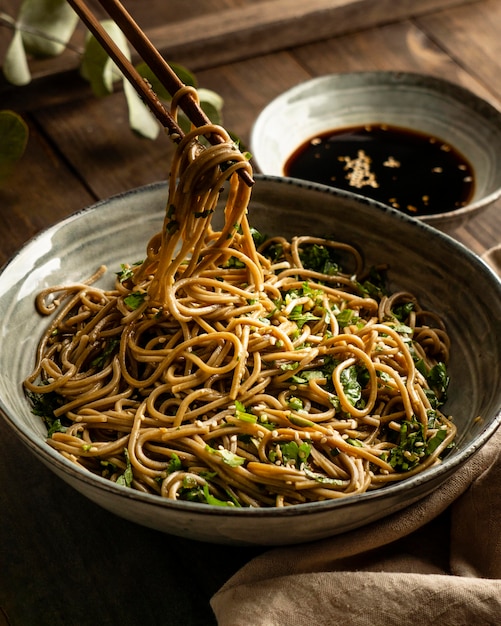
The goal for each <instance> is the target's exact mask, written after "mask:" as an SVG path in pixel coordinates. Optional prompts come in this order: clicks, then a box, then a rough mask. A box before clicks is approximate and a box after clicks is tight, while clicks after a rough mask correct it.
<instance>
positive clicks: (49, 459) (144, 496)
mask: <svg viewBox="0 0 501 626" xmlns="http://www.w3.org/2000/svg"><path fill="white" fill-rule="evenodd" d="M255 179H256V182H259V181H263V182H272V183H274V184H277V185H282V184H283V185H292V186H296V187H299V188H303V189H308V190H314V191H318V192H320V193H323V194H327V195H330V196H333V197H338V198H345V199H347V198H348V199H354V198H355V199H356V200H357V201H362V202H363V203H365V204H369V205H371V207H373V208H374V209H375V210H376V211H382V212H386V213H390V214H392V215H394V217H395V218H397V219H400V220H403V221H405V222H409V223H411V224H412V226H413V227H414V228H419V229H424V230H425V231H428V232H430V234H433V236H434V237H439V238H442V239H443V240H444V241H447V242H448V243H449V245H452V246H455V247H457V248H458V249H461V251H462V253H463V254H466V255H467V256H469V257H470V260H471V261H472V262H473V263H474V264H475V265H477V267H478V269H479V271H484V272H488V273H489V274H491V275H492V276H494V278H495V279H496V280H497V282H498V286H499V296H500V297H501V279H499V278H498V277H497V275H496V273H495V272H494V270H493V269H492V268H491V267H490V266H489V265H488V264H487V263H486V262H485V261H484V260H482V259H481V258H480V257H479V256H478V255H476V254H475V253H474V252H472V251H471V250H470V249H469V248H467V247H466V246H465V245H464V244H462V243H461V242H459V241H457V240H455V239H453V238H452V237H450V236H449V235H447V234H446V233H443V232H440V231H438V230H436V229H435V228H433V227H432V226H430V225H428V224H426V223H424V222H422V221H420V220H418V219H416V218H413V217H411V216H408V215H405V214H403V213H401V212H399V211H397V210H396V209H393V208H391V207H389V206H386V205H384V204H381V203H378V202H377V201H375V200H371V199H370V198H366V197H364V196H358V195H357V194H353V193H351V192H349V191H344V190H339V189H336V188H334V187H330V186H328V185H321V184H319V183H313V182H309V181H303V180H296V179H292V178H284V177H281V176H270V175H263V174H258V173H256V175H255ZM167 184H168V183H167V182H166V181H158V182H155V183H150V184H147V185H144V186H141V187H136V188H134V189H130V190H127V191H124V192H121V193H118V194H115V195H112V196H110V197H109V198H106V199H103V200H99V201H98V202H96V203H94V204H92V205H89V206H87V207H86V208H84V209H81V210H79V211H76V212H75V213H73V214H71V215H69V216H67V217H66V218H64V219H63V220H60V221H59V222H57V223H55V224H53V225H52V226H49V227H48V228H46V229H43V230H42V231H40V232H39V233H37V234H36V235H35V236H34V237H32V238H31V239H29V240H28V241H27V242H26V243H25V244H24V245H23V246H22V247H21V248H20V249H19V250H18V251H17V252H16V253H15V254H14V255H13V256H12V257H11V258H10V259H9V260H8V261H7V263H6V264H5V265H4V266H3V267H2V268H1V269H0V281H1V278H2V276H3V275H4V273H5V272H7V271H8V270H9V267H10V266H11V264H12V263H14V262H15V260H16V259H17V258H18V256H20V255H21V254H22V253H23V252H25V251H26V250H27V249H29V248H30V247H32V246H34V245H36V243H37V240H38V239H40V238H42V237H46V236H47V234H50V233H51V232H54V231H56V230H58V229H59V228H64V227H66V226H67V225H69V224H70V223H71V222H73V221H75V220H78V219H79V218H80V217H82V216H85V215H87V214H91V213H92V212H94V211H97V210H99V209H100V208H101V207H102V206H105V205H108V204H110V203H113V202H114V201H116V200H120V199H123V198H130V197H133V196H134V195H138V194H139V195H140V194H144V193H149V192H155V191H157V190H160V189H162V190H164V189H165V190H166V189H167ZM159 215H161V212H159ZM0 418H1V419H3V420H4V421H5V422H6V423H7V424H8V425H9V427H10V428H12V429H13V430H14V432H15V433H16V434H17V436H18V437H19V439H20V440H21V441H22V443H23V444H24V445H26V446H27V447H28V448H29V449H30V450H31V451H32V452H33V453H34V454H35V456H36V457H37V458H39V459H40V460H42V461H43V462H45V464H46V465H50V466H55V467H56V468H57V469H59V470H60V471H61V472H62V474H64V475H70V476H71V477H72V478H73V479H75V480H77V481H78V482H80V483H85V484H86V485H87V486H88V487H92V488H93V489H95V490H98V491H100V492H105V493H107V494H108V495H109V496H113V497H120V498H126V499H128V500H129V501H132V500H134V501H136V502H140V503H144V504H147V505H148V506H149V507H152V506H153V507H156V508H161V509H172V510H173V511H176V512H180V513H181V512H184V513H193V514H197V515H199V514H203V515H207V516H216V517H228V516H231V517H236V518H240V517H243V518H247V517H249V518H267V517H276V516H277V515H278V516H280V517H284V518H290V517H302V516H304V515H310V514H311V513H313V512H316V513H320V512H321V513H327V512H330V511H335V510H339V509H346V508H350V507H352V506H355V505H356V504H358V503H360V502H361V501H362V502H369V501H372V500H378V499H379V498H381V497H384V495H385V494H389V495H393V496H397V495H398V494H399V493H400V492H403V491H407V490H408V489H412V488H414V487H417V486H419V485H421V484H423V483H429V484H430V485H432V484H433V482H434V481H435V480H437V479H438V478H439V477H440V476H441V475H442V474H450V473H451V472H453V471H454V470H455V469H456V468H457V466H459V465H462V464H463V463H464V462H465V461H466V460H468V459H469V458H471V457H472V456H473V455H474V454H475V453H476V452H477V451H478V450H479V449H480V448H481V447H482V446H483V445H484V444H485V443H486V442H487V441H488V440H489V439H490V437H491V436H492V435H493V434H494V432H495V431H496V430H497V428H498V427H499V426H500V425H501V406H500V408H499V410H498V412H497V413H496V414H495V416H494V417H493V419H492V421H491V422H490V423H489V424H487V425H486V426H485V427H484V428H483V429H482V431H480V432H479V433H478V434H477V435H476V436H475V438H474V440H473V441H472V442H471V443H470V444H469V445H468V446H467V447H465V448H463V449H462V450H461V451H460V452H459V453H457V454H454V453H452V454H451V455H448V456H447V457H446V458H445V459H444V461H443V462H442V463H441V464H440V465H437V466H435V467H432V468H428V469H427V470H424V471H423V472H421V473H419V474H416V475H414V476H411V477H410V478H408V479H404V480H402V481H398V482H396V483H392V484H389V485H387V486H385V487H384V488H381V489H377V490H374V491H369V492H364V493H360V494H355V495H350V496H346V497H342V498H337V499H333V500H323V501H317V502H307V503H302V504H297V505H291V506H287V507H262V508H251V507H242V508H238V507H221V506H216V505H210V504H205V503H198V502H188V501H182V500H171V499H168V498H163V497H162V496H159V495H157V494H150V493H143V492H140V491H137V490H134V489H132V488H130V487H125V486H122V485H117V484H116V483H114V482H112V481H110V480H108V479H106V478H103V477H102V476H99V475H97V474H93V473H92V472H90V471H88V470H86V469H84V468H81V467H79V466H77V465H75V464H74V463H72V462H71V461H69V460H68V459H66V458H65V457H64V456H62V455H61V454H60V453H58V452H57V451H56V450H54V449H53V448H51V447H50V446H48V445H47V444H46V442H45V440H43V439H41V438H40V436H39V435H36V434H35V433H33V432H32V431H28V432H26V431H25V430H24V429H23V424H22V423H21V422H20V420H19V418H17V416H15V415H14V416H13V415H11V413H10V411H9V409H8V407H6V406H5V404H4V401H3V398H2V397H1V396H0ZM53 471H54V470H53ZM433 489H434V488H432V489H431V490H433ZM431 490H430V491H431ZM427 493H428V492H427ZM424 495H427V494H426V493H425V494H424ZM420 497H422V496H420ZM420 497H419V498H420Z"/></svg>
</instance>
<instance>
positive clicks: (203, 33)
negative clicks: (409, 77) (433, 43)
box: [148, 0, 475, 70]
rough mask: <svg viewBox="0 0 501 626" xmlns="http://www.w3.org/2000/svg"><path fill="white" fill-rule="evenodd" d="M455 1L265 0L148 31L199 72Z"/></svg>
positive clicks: (462, 0) (161, 45)
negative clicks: (202, 69) (264, 0)
mask: <svg viewBox="0 0 501 626" xmlns="http://www.w3.org/2000/svg"><path fill="white" fill-rule="evenodd" d="M468 1H469V2H471V1H472V0H467V2H468ZM473 1H475V0H473ZM459 4H465V0H420V2H415V0H399V2H395V1H394V0H308V2H305V1H304V0H269V1H268V2H260V3H258V4H251V5H249V6H246V7H243V8H239V9H228V10H226V11H221V12H218V13H214V14H210V15H207V16H200V17H195V18H192V19H190V20H185V21H183V22H178V23H175V24H168V25H160V26H159V27H158V28H155V29H152V30H151V31H149V33H148V34H149V36H150V38H151V39H152V41H153V43H154V44H155V45H156V46H157V47H158V48H159V49H160V50H162V52H163V53H164V55H165V56H166V57H167V58H169V59H176V60H177V61H179V62H181V63H185V64H186V65H188V66H189V67H191V68H192V69H195V70H199V69H201V68H208V67H211V66H213V65H216V64H222V63H229V62H234V61H237V60H241V59H245V58H249V57H253V56H257V55H258V54H265V53H270V52H275V51H278V50H284V49H287V48H290V47H292V46H297V45H301V44H305V43H310V42H313V41H319V40H321V39H327V38H329V37H334V36H339V35H343V34H346V33H349V32H353V31H356V30H362V29H366V28H370V27H374V26H378V25H381V24H388V23H391V22H396V21H398V20H402V19H405V18H408V17H411V16H417V15H423V14H425V13H430V12H432V11H437V10H441V9H444V8H449V7H453V6H457V5H459Z"/></svg>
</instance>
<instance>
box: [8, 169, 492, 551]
mask: <svg viewBox="0 0 501 626" xmlns="http://www.w3.org/2000/svg"><path fill="white" fill-rule="evenodd" d="M256 178H257V182H256V185H255V188H254V192H253V197H252V202H251V208H250V216H251V222H252V224H253V225H254V226H256V227H257V228H258V229H260V230H261V231H262V232H264V233H267V234H269V235H271V234H282V235H285V236H293V235H296V234H298V233H311V234H314V235H315V234H317V235H325V234H328V235H332V236H333V237H334V238H336V239H339V240H342V241H348V242H350V243H354V244H355V245H357V246H358V247H359V248H360V249H361V250H362V251H363V253H364V256H365V259H366V262H367V264H368V265H370V264H373V263H376V262H377V263H388V264H389V266H390V270H389V278H390V281H391V284H392V287H394V288H396V287H400V288H405V289H406V290H409V291H412V292H414V293H415V294H416V295H417V296H418V297H419V298H420V299H421V300H422V301H423V303H424V304H426V305H427V306H429V308H431V309H432V310H434V311H436V312H437V313H439V314H440V315H442V316H443V317H444V318H445V321H446V323H447V326H448V330H449V333H450V335H451V339H452V345H453V348H452V351H451V355H452V358H451V362H450V365H449V373H450V376H451V379H452V382H451V386H450V391H449V401H448V404H447V406H446V409H447V413H450V414H452V415H453V416H454V420H455V422H456V424H457V426H458V429H459V437H458V440H457V445H456V447H455V449H454V450H453V451H452V452H451V454H450V455H449V456H448V457H447V459H446V460H445V462H444V463H443V464H442V465H441V466H438V467H437V468H434V469H432V470H430V471H428V472H425V473H423V474H421V475H418V476H417V477H415V478H411V479H409V480H408V481H404V482H403V483H399V484H397V485H393V486H391V487H388V488H386V489H384V490H380V491H378V492H372V493H370V494H362V495H361V496H354V497H351V498H343V499H341V500H337V501H333V502H324V503H313V504H311V505H301V506H299V507H290V509H295V510H288V511H287V510H282V511H280V510H277V509H268V510H251V509H240V510H237V509H230V510H228V509H225V510H224V511H222V510H220V507H212V506H209V505H197V504H193V503H182V502H172V501H165V500H162V499H161V498H159V497H157V496H151V495H148V494H139V493H138V492H133V491H132V490H130V489H126V488H124V487H120V486H117V485H115V484H113V483H110V482H108V481H106V480H104V479H101V478H100V477H94V476H93V475H90V474H89V473H88V472H86V471H84V470H80V469H79V468H76V467H75V466H74V465H72V464H71V463H70V462H69V461H67V460H66V459H64V458H63V457H61V456H60V455H59V454H58V453H56V452H54V451H53V450H52V449H51V448H50V447H49V446H47V444H46V443H45V428H44V426H43V425H42V422H41V420H40V419H39V418H38V417H37V416H35V415H33V414H32V413H31V411H30V407H29V405H28V402H27V400H26V398H25V396H24V394H23V390H22V381H23V379H24V378H25V377H26V376H27V374H28V373H29V372H30V371H31V369H32V367H33V363H34V355H35V350H36V345H37V342H38V340H39V338H40V336H41V334H42V332H43V330H44V328H45V327H46V325H47V323H48V320H47V319H46V318H41V317H40V316H39V315H38V314H37V313H36V312H35V308H34V298H35V295H36V294H37V293H38V292H39V291H40V290H41V289H42V288H44V287H46V286H50V285H54V284H64V283H68V282H71V281H81V280H82V279H85V278H87V277H88V276H90V275H91V274H92V273H93V272H94V271H95V270H96V269H97V267H98V266H99V265H100V264H102V263H104V264H105V265H106V266H107V267H108V273H107V275H106V276H105V277H104V278H103V279H101V283H102V284H105V283H107V284H110V285H111V284H112V282H113V274H114V272H116V271H119V270H120V264H121V263H124V262H135V261H138V260H140V259H142V258H143V256H144V251H145V246H146V243H147V241H148V239H149V237H150V236H151V235H153V234H154V233H156V232H157V231H158V230H159V229H160V228H161V223H162V218H163V211H164V207H165V202H166V194H167V188H166V185H165V184H163V183H159V184H156V185H150V186H147V187H144V188H141V189H138V190H134V191H132V192H129V193H127V194H124V195H121V196H117V197H115V198H112V199H110V200H108V201H105V202H102V203H100V204H98V205H96V206H94V207H92V208H90V209H88V210H86V211H83V212H81V213H78V214H76V215H74V216H72V217H71V218H69V219H67V220H65V221H64V222H61V223H60V224H57V225H56V226H54V227H52V228H50V229H48V230H47V231H45V232H44V233H42V234H41V235H39V236H38V237H36V238H35V239H34V240H32V241H31V242H30V243H28V244H27V245H26V246H25V247H24V248H23V249H22V250H21V251H20V252H19V253H18V254H17V255H16V256H15V257H14V258H13V259H12V260H11V261H10V263H8V264H7V266H6V267H5V268H4V269H3V271H2V273H1V274H0V294H1V295H0V412H1V413H2V414H3V416H4V417H5V419H6V420H7V421H8V423H9V424H10V425H11V426H12V427H13V428H14V430H15V431H16V433H17V434H18V436H19V437H20V439H21V440H22V441H23V442H24V443H25V444H26V445H27V446H28V447H29V448H30V449H31V450H32V451H33V452H34V453H35V454H36V455H37V456H38V457H39V458H40V459H41V460H42V461H43V462H44V463H46V464H47V465H48V466H49V467H51V468H52V469H53V470H54V471H56V473H58V474H59V475H60V476H61V477H62V478H64V479H65V480H68V482H70V483H71V484H72V485H73V486H74V487H75V488H77V489H79V490H80V491H81V492H82V493H84V494H85V495H87V496H88V497H91V498H92V499H94V500H95V501H97V502H99V503H100V504H102V505H103V506H105V507H107V508H109V509H110V510H112V511H114V512H116V513H118V514H119V515H123V516H124V517H127V518H129V519H133V520H134V521H137V522H139V523H142V524H146V525H150V526H152V527H155V528H159V529H160V530H164V531H167V532H173V533H175V534H182V535H185V536H188V537H192V538H196V539H203V540H211V541H214V540H215V541H221V542H231V543H244V544H249V543H263V532H265V530H266V529H268V530H269V528H270V524H271V526H273V524H276V525H277V526H276V529H277V533H276V534H273V533H271V534H268V536H267V537H268V538H267V540H266V541H265V543H295V542H298V541H304V540H306V538H308V539H316V538H320V537H324V536H329V535H332V534H335V533H337V532H342V531H344V530H347V529H350V528H355V527H357V526H360V525H361V524H364V523H367V521H370V520H373V519H377V518H379V517H382V516H383V515H386V514H387V513H388V512H389V511H390V510H395V509H398V508H402V507H404V506H406V505H407V504H409V503H410V502H412V501H414V500H415V499H417V498H419V497H423V496H424V495H426V493H428V492H429V491H430V490H431V489H432V488H434V487H436V486H437V485H438V484H439V483H440V482H441V481H442V480H445V478H446V477H447V475H449V474H450V472H452V471H454V469H455V468H456V467H457V466H458V465H459V464H461V463H463V462H464V461H465V460H466V459H467V458H469V456H471V455H472V454H473V453H474V452H475V451H476V450H477V449H478V448H479V447H480V446H481V445H483V443H484V442H485V441H486V440H487V439H488V438H489V437H490V435H491V434H492V433H493V432H494V430H495V428H496V427H497V425H498V423H499V420H500V419H501V416H500V408H501V387H500V386H499V380H500V379H501V344H500V342H499V341H493V337H499V336H500V331H501V281H499V279H498V278H497V277H496V276H495V274H494V272H492V271H491V270H490V269H489V268H488V266H487V265H486V264H485V263H483V262H482V261H481V260H480V259H479V258H477V257H476V256H475V255H474V254H473V253H471V252H469V251H468V250H466V249H465V248H464V247H463V246H462V245H460V244H459V243H457V242H455V241H454V240H452V239H451V238H449V237H447V236H446V235H443V234H442V233H439V232H438V231H435V230H434V229H432V228H431V227H429V226H427V225H426V224H424V223H422V222H418V221H417V220H412V219H410V218H407V217H406V216H404V215H401V214H399V213H397V212H396V211H393V210H391V209H388V208H386V207H384V206H382V205H378V204H376V203H374V202H372V201H369V200H365V199H361V198H360V197H357V196H354V195H352V194H348V193H345V192H339V191H336V190H334V189H331V188H329V187H322V186H319V185H311V184H308V183H304V184H303V183H299V182H297V181H292V180H290V179H283V178H274V177H265V176H256ZM284 516H287V517H288V519H291V520H292V521H291V522H290V523H288V526H287V530H285V531H284V529H283V524H282V522H281V521H280V520H281V519H283V517H284ZM304 516H307V517H308V520H310V525H309V526H308V530H309V534H308V535H306V534H305V523H304V521H300V520H301V519H302V518H303V517H304ZM208 517H209V518H217V520H218V522H217V524H218V530H217V531H214V525H212V526H211V525H210V524H209V526H210V529H208V523H207V518H208ZM187 520H188V521H189V523H188V521H187ZM294 520H295V521H294ZM315 520H316V521H315ZM278 529H281V530H280V533H279V532H278ZM218 533H219V534H218Z"/></svg>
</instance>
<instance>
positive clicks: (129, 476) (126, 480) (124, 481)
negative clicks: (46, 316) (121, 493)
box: [116, 448, 134, 487]
mask: <svg viewBox="0 0 501 626" xmlns="http://www.w3.org/2000/svg"><path fill="white" fill-rule="evenodd" d="M124 455H125V461H126V463H127V467H126V468H125V470H124V473H123V474H121V475H120V476H119V477H118V478H117V481H116V482H117V485H124V487H130V486H131V485H132V481H133V480H134V474H133V473H132V464H131V462H130V458H129V451H128V450H127V448H124Z"/></svg>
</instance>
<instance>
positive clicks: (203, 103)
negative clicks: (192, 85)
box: [198, 87, 224, 124]
mask: <svg viewBox="0 0 501 626" xmlns="http://www.w3.org/2000/svg"><path fill="white" fill-rule="evenodd" d="M198 97H199V98H200V107H201V109H202V110H203V111H204V113H205V114H206V115H207V117H208V118H209V119H210V121H211V122H212V123H213V124H222V122H223V104H224V101H223V98H221V96H220V95H219V94H217V93H216V92H215V91H212V90H210V89H204V88H202V87H201V88H200V89H199V90H198Z"/></svg>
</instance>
